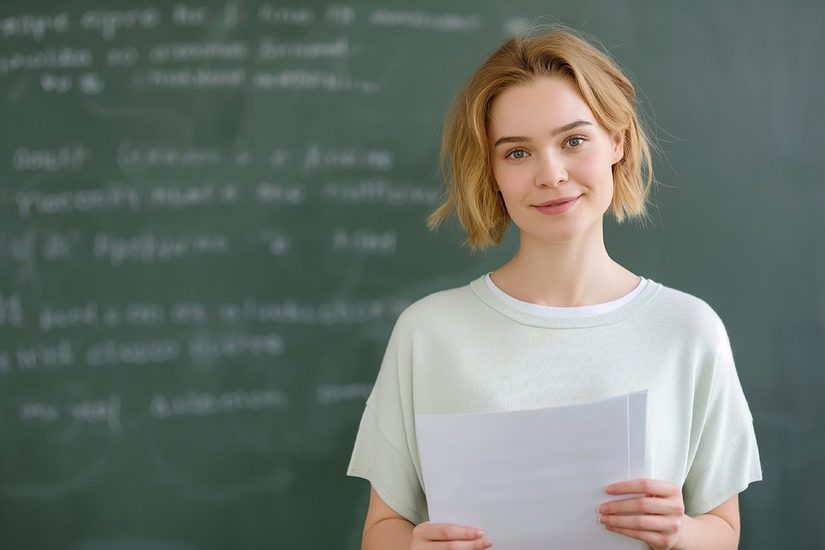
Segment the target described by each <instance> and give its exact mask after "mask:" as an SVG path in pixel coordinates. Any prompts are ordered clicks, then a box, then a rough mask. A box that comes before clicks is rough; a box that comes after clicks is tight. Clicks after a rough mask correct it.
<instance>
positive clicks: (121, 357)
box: [86, 339, 181, 367]
mask: <svg viewBox="0 0 825 550" xmlns="http://www.w3.org/2000/svg"><path fill="white" fill-rule="evenodd" d="M180 354H181V346H180V344H178V342H177V341H176V340H172V339H164V340H150V341H132V342H123V341H116V340H105V341H102V342H94V343H92V344H91V345H90V346H89V347H88V348H87V349H86V364H88V365H89V366H92V367H103V366H115V365H149V364H157V363H165V362H168V361H174V360H175V359H177V358H178V357H180Z"/></svg>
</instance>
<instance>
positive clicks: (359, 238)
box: [332, 227, 398, 255]
mask: <svg viewBox="0 0 825 550" xmlns="http://www.w3.org/2000/svg"><path fill="white" fill-rule="evenodd" d="M397 245H398V234H397V233H396V232H395V231H392V230H387V231H383V232H381V233H375V232H373V231H368V230H366V229H355V230H349V229H345V228H343V227H336V228H335V230H334V231H333V234H332V250H334V251H336V252H342V251H353V252H362V253H364V254H382V255H389V254H393V253H394V252H395V249H396V247H397Z"/></svg>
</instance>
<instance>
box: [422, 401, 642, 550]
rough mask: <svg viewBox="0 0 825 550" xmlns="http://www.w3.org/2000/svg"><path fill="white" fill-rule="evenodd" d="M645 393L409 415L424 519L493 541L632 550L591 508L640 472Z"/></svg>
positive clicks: (510, 545) (519, 546) (633, 543)
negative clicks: (511, 408)
mask: <svg viewBox="0 0 825 550" xmlns="http://www.w3.org/2000/svg"><path fill="white" fill-rule="evenodd" d="M646 410H647V391H646V390H645V391H640V392H635V393H631V394H627V395H623V396H619V397H614V398H610V399H605V400H602V401H596V402H591V403H584V404H577V405H570V406H564V407H552V408H544V409H532V410H525V411H511V412H493V413H466V414H447V415H422V414H417V415H416V432H417V435H418V447H419V453H420V459H421V467H422V470H423V476H424V488H425V492H426V494H427V506H428V508H429V513H430V521H432V522H435V523H451V524H457V525H470V526H474V527H480V528H482V529H484V530H485V531H486V533H487V536H488V537H489V538H490V540H492V541H493V547H494V548H503V549H505V550H511V549H512V550H533V549H535V550H539V549H541V550H546V549H547V548H565V549H566V548H575V549H580V548H599V549H607V550H611V549H616V550H622V549H624V550H627V549H634V550H638V549H639V548H640V547H644V545H643V544H642V543H640V542H639V541H637V540H633V539H630V538H628V537H625V536H622V535H618V534H616V533H612V532H610V531H608V530H606V529H605V528H604V527H602V526H601V525H600V524H599V523H598V513H597V512H596V507H597V506H598V505H599V504H600V503H602V502H605V501H607V500H610V499H611V498H628V497H627V496H625V495H622V496H619V497H611V496H610V495H607V494H606V493H605V492H604V488H605V487H606V486H607V485H609V484H610V483H614V482H616V481H623V480H627V479H635V478H639V477H642V475H643V472H644V446H645V425H646V414H645V411H646Z"/></svg>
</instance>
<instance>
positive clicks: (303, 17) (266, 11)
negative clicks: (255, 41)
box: [257, 4, 315, 26]
mask: <svg viewBox="0 0 825 550" xmlns="http://www.w3.org/2000/svg"><path fill="white" fill-rule="evenodd" d="M257 19H258V21H260V22H261V23H269V24H278V25H296V26H306V25H309V24H311V23H312V22H313V21H314V19H315V13H314V12H313V11H312V10H311V9H309V8H287V7H281V6H272V5H270V4H264V5H262V6H259V7H258V15H257Z"/></svg>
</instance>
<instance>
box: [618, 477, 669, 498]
mask: <svg viewBox="0 0 825 550" xmlns="http://www.w3.org/2000/svg"><path fill="white" fill-rule="evenodd" d="M605 490H606V491H607V493H608V494H611V495H625V494H628V493H642V494H645V495H648V496H657V497H669V496H674V495H676V494H681V492H682V490H681V489H680V488H679V487H677V486H675V485H673V484H671V483H668V482H666V481H660V480H658V479H631V480H629V481H620V482H618V483H611V484H610V485H608V486H607V487H606V488H605Z"/></svg>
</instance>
